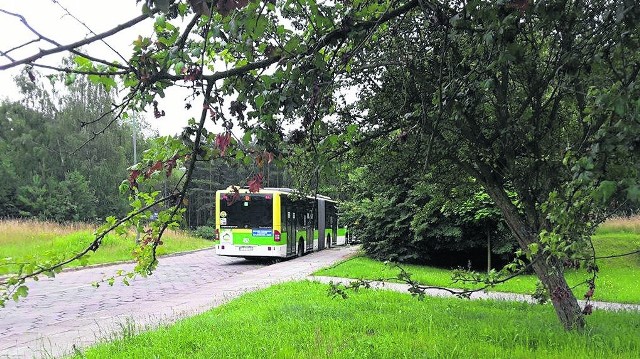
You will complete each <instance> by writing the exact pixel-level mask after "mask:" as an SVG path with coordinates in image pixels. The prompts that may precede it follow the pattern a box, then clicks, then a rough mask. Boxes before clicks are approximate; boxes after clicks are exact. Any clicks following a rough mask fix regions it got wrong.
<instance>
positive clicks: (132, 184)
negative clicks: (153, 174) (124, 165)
mask: <svg viewBox="0 0 640 359" xmlns="http://www.w3.org/2000/svg"><path fill="white" fill-rule="evenodd" d="M139 176H140V170H133V171H131V173H130V174H129V187H131V188H133V187H136V188H137V187H138V183H137V182H136V180H137V179H138V177H139Z"/></svg>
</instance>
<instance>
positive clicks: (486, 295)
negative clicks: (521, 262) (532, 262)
mask: <svg viewBox="0 0 640 359" xmlns="http://www.w3.org/2000/svg"><path fill="white" fill-rule="evenodd" d="M308 279H309V280H313V281H317V282H320V283H329V282H333V283H339V284H344V285H348V284H349V283H351V282H353V281H354V280H353V279H348V278H336V277H322V276H310V277H309V278H308ZM370 284H371V288H375V289H385V290H393V291H396V292H403V293H409V285H408V284H404V283H390V282H380V281H372V282H371V283H370ZM425 295H427V296H431V297H455V295H453V294H451V293H449V292H447V291H445V290H442V289H427V290H426V291H425ZM470 299H485V300H487V299H488V300H508V301H517V302H526V303H532V304H533V303H537V302H536V300H535V299H534V298H533V297H532V296H530V295H526V294H515V293H502V292H484V291H480V292H475V293H472V294H471V297H470ZM578 302H579V303H580V305H581V306H583V305H584V304H585V301H583V300H579V301H578ZM591 304H592V305H593V308H594V309H601V310H612V311H618V310H632V311H640V305H638V304H623V303H610V302H593V301H592V302H591Z"/></svg>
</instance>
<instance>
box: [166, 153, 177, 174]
mask: <svg viewBox="0 0 640 359" xmlns="http://www.w3.org/2000/svg"><path fill="white" fill-rule="evenodd" d="M177 160H178V155H175V156H173V157H172V158H170V159H169V160H167V162H165V164H164V169H165V173H166V174H167V177H169V176H171V172H173V169H174V168H176V166H177Z"/></svg>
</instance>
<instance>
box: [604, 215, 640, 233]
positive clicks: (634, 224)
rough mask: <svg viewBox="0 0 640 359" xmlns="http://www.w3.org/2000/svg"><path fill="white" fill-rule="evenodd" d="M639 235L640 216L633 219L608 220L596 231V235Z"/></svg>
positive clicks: (617, 218) (618, 218)
mask: <svg viewBox="0 0 640 359" xmlns="http://www.w3.org/2000/svg"><path fill="white" fill-rule="evenodd" d="M621 232H622V233H638V234H640V215H638V216H632V217H616V218H611V219H608V220H607V221H606V222H604V223H603V224H601V225H600V226H599V227H598V229H597V230H596V234H608V233H621Z"/></svg>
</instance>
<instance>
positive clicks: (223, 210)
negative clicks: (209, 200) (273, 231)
mask: <svg viewBox="0 0 640 359" xmlns="http://www.w3.org/2000/svg"><path fill="white" fill-rule="evenodd" d="M220 226H221V227H223V228H225V227H226V228H272V226H273V200H272V196H271V195H248V194H240V196H239V197H236V198H234V194H232V193H229V194H226V195H222V198H220Z"/></svg>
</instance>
